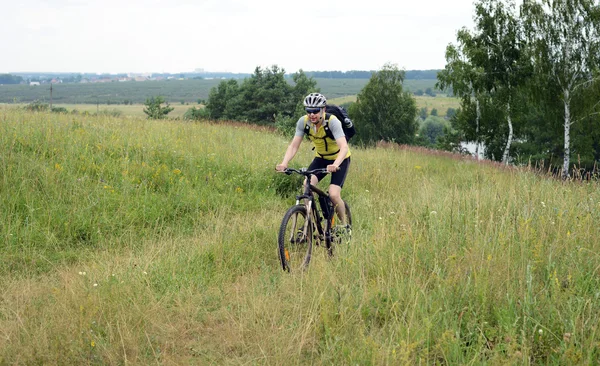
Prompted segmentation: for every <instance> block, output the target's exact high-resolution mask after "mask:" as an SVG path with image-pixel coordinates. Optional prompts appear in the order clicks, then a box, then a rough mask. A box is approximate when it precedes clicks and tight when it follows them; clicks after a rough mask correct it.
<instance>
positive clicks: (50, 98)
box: [50, 83, 52, 111]
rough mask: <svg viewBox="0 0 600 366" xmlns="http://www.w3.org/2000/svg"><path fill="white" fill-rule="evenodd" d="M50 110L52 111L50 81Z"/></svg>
mask: <svg viewBox="0 0 600 366" xmlns="http://www.w3.org/2000/svg"><path fill="white" fill-rule="evenodd" d="M50 111H52V83H50Z"/></svg>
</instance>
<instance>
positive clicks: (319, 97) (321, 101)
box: [304, 93, 327, 108]
mask: <svg viewBox="0 0 600 366" xmlns="http://www.w3.org/2000/svg"><path fill="white" fill-rule="evenodd" d="M326 105H327V99H326V98H325V96H324V95H323V94H319V93H310V94H309V95H307V96H306V98H304V106H305V107H307V108H323V107H325V106H326Z"/></svg>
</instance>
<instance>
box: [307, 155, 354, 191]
mask: <svg viewBox="0 0 600 366" xmlns="http://www.w3.org/2000/svg"><path fill="white" fill-rule="evenodd" d="M333 162H334V160H327V159H323V158H319V157H315V159H314V160H313V161H312V163H310V165H309V166H308V170H313V169H326V168H327V165H330V164H333ZM349 167H350V158H349V157H348V158H346V159H344V161H342V163H341V164H340V169H339V170H338V171H337V172H335V173H332V174H331V184H335V185H336V186H340V188H341V187H343V186H344V181H345V180H346V175H348V168H349ZM326 175H327V174H317V179H318V180H319V182H320V181H321V179H323V178H324V177H325V176H326Z"/></svg>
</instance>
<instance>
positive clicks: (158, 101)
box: [144, 96, 174, 119]
mask: <svg viewBox="0 0 600 366" xmlns="http://www.w3.org/2000/svg"><path fill="white" fill-rule="evenodd" d="M163 103H165V104H166V105H165V106H164V107H163V106H162V104H163ZM144 105H145V106H146V108H144V113H146V115H147V116H148V119H164V118H166V117H167V114H169V113H171V111H172V110H173V109H174V108H173V107H170V106H169V103H168V102H165V100H164V98H163V97H161V96H158V97H151V98H147V99H146V102H145V103H144Z"/></svg>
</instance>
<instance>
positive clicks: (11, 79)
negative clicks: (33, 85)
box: [0, 74, 23, 85]
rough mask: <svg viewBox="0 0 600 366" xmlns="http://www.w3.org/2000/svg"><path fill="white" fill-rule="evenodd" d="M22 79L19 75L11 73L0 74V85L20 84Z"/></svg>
mask: <svg viewBox="0 0 600 366" xmlns="http://www.w3.org/2000/svg"><path fill="white" fill-rule="evenodd" d="M22 81H23V78H22V77H21V76H16V75H11V74H0V85H2V84H20V83H21V82H22Z"/></svg>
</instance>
